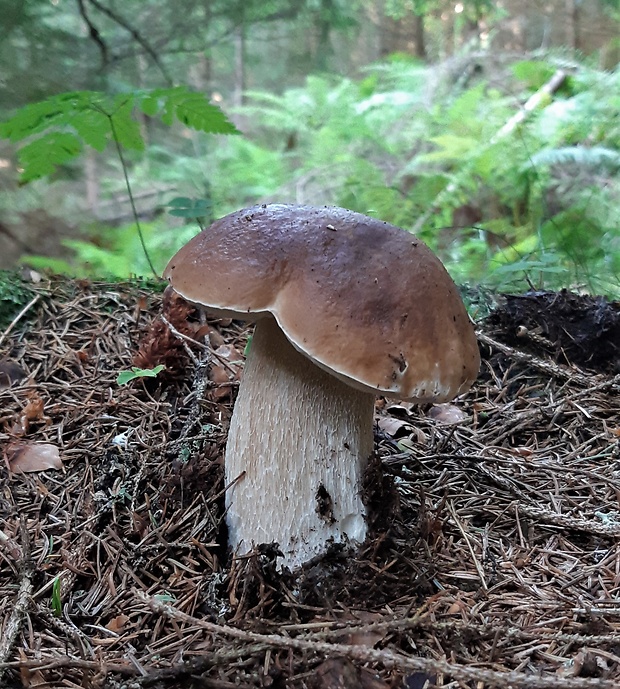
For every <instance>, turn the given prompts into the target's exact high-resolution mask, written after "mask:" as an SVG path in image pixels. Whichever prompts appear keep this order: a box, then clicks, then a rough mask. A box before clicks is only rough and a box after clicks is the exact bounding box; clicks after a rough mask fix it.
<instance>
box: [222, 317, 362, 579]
mask: <svg viewBox="0 0 620 689" xmlns="http://www.w3.org/2000/svg"><path fill="white" fill-rule="evenodd" d="M374 401H375V398H374V395H372V394H370V393H367V392H361V391H359V390H355V389H354V388H352V387H350V386H348V385H346V384H345V383H342V382H341V381H339V380H338V379H336V378H334V377H333V376H331V375H329V374H328V373H326V372H325V371H323V370H322V369H320V368H318V366H315V365H314V364H313V363H312V362H311V361H310V360H309V359H308V358H307V357H305V356H303V355H302V354H300V353H299V352H298V351H297V350H296V349H295V348H294V347H293V346H292V345H291V344H290V342H289V341H288V340H287V339H286V337H285V336H284V334H283V333H282V331H281V330H280V328H279V327H278V325H277V323H276V322H275V320H274V319H272V318H265V319H263V320H260V321H258V323H257V325H256V331H255V333H254V337H253V339H252V344H251V347H250V352H249V356H248V359H247V362H246V365H245V370H244V373H243V378H242V381H241V386H240V389H239V395H238V397H237V401H236V404H235V409H234V413H233V417H232V420H231V424H230V431H229V436H228V444H227V447H226V483H227V485H230V484H231V483H232V482H234V484H233V485H232V486H231V488H229V490H228V491H227V493H226V508H227V513H226V520H227V524H228V534H229V544H230V546H231V547H232V549H233V551H234V552H235V553H237V554H243V553H247V552H248V551H250V550H251V549H252V547H253V546H254V545H259V544H261V543H273V542H277V543H278V544H279V546H280V549H281V550H282V553H283V554H284V565H285V566H287V567H289V568H293V567H296V566H298V565H301V564H303V563H304V562H306V561H307V560H309V559H311V558H312V557H314V556H316V555H319V554H321V553H323V552H324V551H325V550H326V548H327V547H328V545H329V543H330V542H334V543H341V542H349V543H361V542H363V541H364V539H365V537H366V515H365V509H364V505H363V503H362V498H361V488H362V478H363V475H364V470H365V468H366V465H367V462H368V458H369V457H370V455H371V453H372V450H373V431H372V426H373V415H374Z"/></svg>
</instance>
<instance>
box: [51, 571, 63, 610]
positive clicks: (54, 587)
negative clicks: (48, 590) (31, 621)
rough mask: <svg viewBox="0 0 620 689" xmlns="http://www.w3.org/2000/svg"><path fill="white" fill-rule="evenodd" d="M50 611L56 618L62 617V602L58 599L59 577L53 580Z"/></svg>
mask: <svg viewBox="0 0 620 689" xmlns="http://www.w3.org/2000/svg"><path fill="white" fill-rule="evenodd" d="M52 610H53V611H54V615H56V617H60V616H61V615H62V600H61V598H60V577H56V578H55V579H54V583H53V584H52Z"/></svg>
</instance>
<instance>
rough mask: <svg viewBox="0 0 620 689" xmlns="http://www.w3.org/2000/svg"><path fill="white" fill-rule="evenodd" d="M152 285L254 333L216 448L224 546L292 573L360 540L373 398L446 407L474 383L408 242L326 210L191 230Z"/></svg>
mask: <svg viewBox="0 0 620 689" xmlns="http://www.w3.org/2000/svg"><path fill="white" fill-rule="evenodd" d="M164 276H165V277H166V278H167V279H168V280H169V281H170V283H171V285H172V287H173V288H174V290H175V291H176V292H178V293H179V294H180V295H181V296H182V297H184V298H185V299H187V300H188V301H190V302H193V303H194V304H197V305H199V306H201V307H204V308H205V309H206V310H207V311H208V312H210V313H212V314H214V315H223V316H227V317H233V318H237V319H244V320H246V321H255V322H256V328H255V331H254V336H253V338H252V341H251V345H250V351H249V355H248V357H247V362H246V364H245V369H244V373H243V377H242V380H241V384H240V387H239V394H238V396H237V400H236V403H235V407H234V412H233V416H232V419H231V423H230V430H229V435H228V443H227V447H226V457H225V466H226V469H225V471H226V485H229V486H230V487H229V489H228V490H227V493H226V520H227V525H228V534H229V544H230V546H231V547H232V549H233V551H234V552H236V553H238V554H242V553H246V552H248V551H250V550H251V549H252V547H253V546H254V545H258V544H261V543H272V542H277V543H278V544H279V547H280V550H281V551H282V553H283V555H284V564H285V565H286V566H288V567H290V568H294V567H296V566H298V565H301V564H303V563H304V562H306V561H307V560H309V559H311V558H312V557H314V556H316V555H318V554H321V553H323V552H325V550H326V549H327V547H328V544H329V543H330V542H334V543H347V542H348V543H350V544H359V543H362V542H363V541H364V539H365V538H366V531H367V526H366V510H365V506H364V503H363V500H362V494H361V486H362V479H363V475H364V470H365V468H366V466H367V462H368V459H369V457H370V456H371V454H372V451H373V418H374V402H375V397H376V395H386V396H393V397H397V398H400V399H406V400H413V401H416V402H420V403H427V402H438V401H439V402H441V401H447V400H450V399H452V398H453V397H455V396H456V395H459V394H461V393H462V392H464V391H466V390H467V389H468V388H469V387H470V385H471V384H472V382H473V381H474V379H475V378H476V376H477V374H478V368H479V365H480V358H479V353H478V346H477V342H476V337H475V333H474V329H473V327H472V324H471V321H470V320H469V317H468V315H467V312H466V310H465V307H464V306H463V303H462V301H461V298H460V296H459V293H458V291H457V288H456V286H455V284H454V283H453V281H452V279H451V278H450V276H449V275H448V273H447V272H446V270H445V268H444V267H443V265H442V264H441V262H440V261H439V259H437V258H436V257H435V255H434V254H433V253H432V252H431V251H430V249H428V247H426V246H425V245H424V244H423V243H422V242H421V241H420V240H419V239H417V238H416V237H415V236H413V235H411V234H409V233H408V232H406V231H404V230H402V229H400V228H398V227H395V226H393V225H389V224H387V223H385V222H382V221H380V220H376V219H374V218H369V217H366V216H364V215H361V214H359V213H354V212H352V211H348V210H344V209H342V208H335V207H323V208H315V207H310V206H297V205H285V204H270V205H261V206H254V207H253V208H248V209H246V210H241V211H238V212H236V213H232V214H231V215H228V216H226V217H224V218H221V219H220V220H218V221H216V222H215V223H214V224H213V225H211V227H209V228H207V229H205V230H203V231H202V232H201V233H200V234H198V235H197V236H196V237H194V238H193V239H192V240H191V241H190V242H189V243H188V244H186V245H185V246H184V247H182V248H181V249H180V251H179V252H178V253H177V254H176V255H175V256H174V257H173V258H172V259H171V261H170V262H169V264H168V266H167V268H166V270H165V272H164Z"/></svg>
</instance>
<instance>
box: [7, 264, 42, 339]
mask: <svg viewBox="0 0 620 689" xmlns="http://www.w3.org/2000/svg"><path fill="white" fill-rule="evenodd" d="M33 296H34V292H33V291H32V290H31V289H30V288H29V287H27V286H26V285H25V284H24V281H23V280H22V279H21V277H20V276H19V274H18V273H16V272H12V271H8V270H0V329H1V330H3V329H4V328H6V326H7V325H9V323H11V321H12V320H13V318H14V317H15V316H16V315H17V313H18V312H19V310H20V309H21V308H22V307H23V306H26V304H27V303H28V302H29V301H30V300H31V299H32V298H33Z"/></svg>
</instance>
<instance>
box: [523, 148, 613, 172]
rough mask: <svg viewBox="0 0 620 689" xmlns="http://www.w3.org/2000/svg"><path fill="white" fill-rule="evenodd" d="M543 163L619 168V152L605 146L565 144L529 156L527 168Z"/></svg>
mask: <svg viewBox="0 0 620 689" xmlns="http://www.w3.org/2000/svg"><path fill="white" fill-rule="evenodd" d="M543 165H548V166H553V165H562V166H565V167H566V166H568V165H575V166H577V167H600V168H606V169H611V170H619V169H620V153H619V152H618V151H614V150H613V149H610V148H606V147H605V146H592V147H590V148H588V147H586V146H566V147H563V148H544V149H542V150H540V151H538V152H537V153H535V154H534V155H532V156H531V157H530V159H529V160H528V163H527V166H526V167H527V168H528V169H529V168H537V167H540V166H543Z"/></svg>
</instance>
